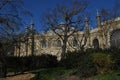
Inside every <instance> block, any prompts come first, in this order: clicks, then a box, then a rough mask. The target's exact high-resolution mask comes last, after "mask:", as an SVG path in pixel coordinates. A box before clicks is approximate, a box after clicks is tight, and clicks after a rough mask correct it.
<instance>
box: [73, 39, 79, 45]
mask: <svg viewBox="0 0 120 80" xmlns="http://www.w3.org/2000/svg"><path fill="white" fill-rule="evenodd" d="M77 46H78V41H77V40H76V38H74V39H73V47H77Z"/></svg>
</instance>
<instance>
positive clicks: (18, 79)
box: [0, 73, 35, 80]
mask: <svg viewBox="0 0 120 80" xmlns="http://www.w3.org/2000/svg"><path fill="white" fill-rule="evenodd" d="M34 76H35V74H32V73H25V74H20V75H16V76H11V77H7V78H5V79H0V80H30V79H31V78H33V77H34Z"/></svg>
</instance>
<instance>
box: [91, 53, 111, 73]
mask: <svg viewBox="0 0 120 80" xmlns="http://www.w3.org/2000/svg"><path fill="white" fill-rule="evenodd" d="M92 57H93V62H94V65H95V67H96V69H97V72H98V73H100V74H106V73H110V72H111V68H112V66H113V60H112V56H111V55H110V54H106V53H94V54H92Z"/></svg>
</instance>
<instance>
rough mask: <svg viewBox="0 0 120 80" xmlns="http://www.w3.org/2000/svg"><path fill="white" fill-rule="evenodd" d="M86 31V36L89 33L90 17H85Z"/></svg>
mask: <svg viewBox="0 0 120 80" xmlns="http://www.w3.org/2000/svg"><path fill="white" fill-rule="evenodd" d="M85 33H86V36H88V35H89V26H88V19H87V18H85Z"/></svg>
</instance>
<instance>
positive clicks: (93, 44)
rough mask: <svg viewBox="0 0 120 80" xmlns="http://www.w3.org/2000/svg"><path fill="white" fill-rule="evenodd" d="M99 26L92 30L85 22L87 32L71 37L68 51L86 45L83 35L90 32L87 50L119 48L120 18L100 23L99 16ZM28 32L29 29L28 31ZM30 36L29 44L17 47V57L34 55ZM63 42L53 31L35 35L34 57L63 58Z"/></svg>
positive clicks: (28, 38) (98, 17) (15, 52)
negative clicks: (45, 55) (42, 55)
mask: <svg viewBox="0 0 120 80" xmlns="http://www.w3.org/2000/svg"><path fill="white" fill-rule="evenodd" d="M97 24H98V27H97V28H96V29H92V30H90V29H89V27H88V21H87V20H86V21H85V31H84V32H81V31H79V32H78V33H75V34H74V35H72V36H70V37H69V39H68V43H67V51H74V50H78V49H79V46H78V45H80V44H84V38H83V35H84V34H85V32H86V31H87V30H88V32H89V36H88V38H87V42H86V45H85V49H87V48H102V49H104V48H110V47H111V46H119V45H120V36H119V35H120V18H119V17H118V18H116V19H114V20H109V21H106V22H102V23H101V21H100V16H99V15H97ZM33 26H34V25H33V24H32V25H31V29H33ZM26 32H28V29H26ZM31 35H32V34H31V33H30V36H28V37H27V42H25V43H22V42H21V43H18V45H20V46H19V47H17V46H16V47H15V51H14V55H15V56H29V55H32V48H33V47H32V45H33V44H32V41H33V40H32V38H31ZM81 39H83V40H81ZM62 44H63V43H62V40H61V39H60V38H59V37H58V36H57V35H56V34H54V33H53V32H52V31H48V32H47V33H43V34H34V48H33V49H34V55H41V54H51V55H56V56H57V57H58V58H60V56H61V49H62V48H61V47H62Z"/></svg>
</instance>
